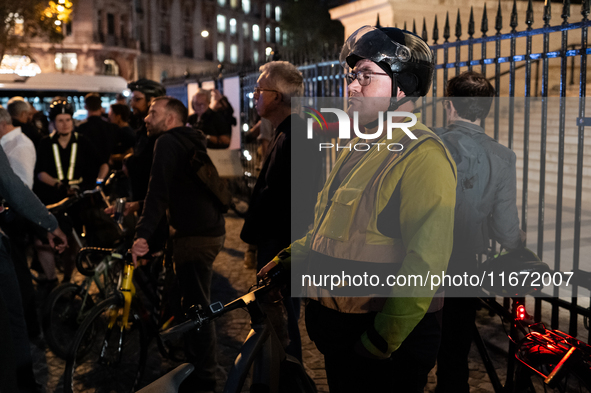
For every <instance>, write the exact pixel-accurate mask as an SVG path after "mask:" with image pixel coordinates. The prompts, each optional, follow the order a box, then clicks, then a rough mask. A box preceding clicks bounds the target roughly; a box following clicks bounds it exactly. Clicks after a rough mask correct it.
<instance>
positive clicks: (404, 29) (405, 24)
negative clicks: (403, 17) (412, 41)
mask: <svg viewBox="0 0 591 393" xmlns="http://www.w3.org/2000/svg"><path fill="white" fill-rule="evenodd" d="M403 30H406V21H404V28H403ZM407 31H408V30H407Z"/></svg>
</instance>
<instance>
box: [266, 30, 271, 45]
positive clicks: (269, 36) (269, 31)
mask: <svg viewBox="0 0 591 393" xmlns="http://www.w3.org/2000/svg"><path fill="white" fill-rule="evenodd" d="M265 41H266V42H271V28H270V27H269V26H267V27H265Z"/></svg>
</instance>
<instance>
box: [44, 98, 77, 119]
mask: <svg viewBox="0 0 591 393" xmlns="http://www.w3.org/2000/svg"><path fill="white" fill-rule="evenodd" d="M66 113H67V114H69V115H70V116H74V107H73V106H72V104H70V103H69V102H68V100H67V99H66V98H65V97H56V98H54V99H53V101H52V102H51V104H50V105H49V121H54V120H55V118H56V117H57V115H62V114H66Z"/></svg>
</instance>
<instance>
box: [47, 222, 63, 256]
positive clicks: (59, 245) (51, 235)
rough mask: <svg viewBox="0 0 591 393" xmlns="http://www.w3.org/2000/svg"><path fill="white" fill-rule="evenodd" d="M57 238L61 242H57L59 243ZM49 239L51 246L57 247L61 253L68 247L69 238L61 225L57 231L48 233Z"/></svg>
mask: <svg viewBox="0 0 591 393" xmlns="http://www.w3.org/2000/svg"><path fill="white" fill-rule="evenodd" d="M55 238H58V239H59V242H57V244H56V241H55V240H54V239H55ZM47 240H48V241H49V245H50V246H51V248H53V249H55V250H56V251H57V252H59V253H60V254H61V253H62V252H64V250H65V249H66V247H68V238H67V237H66V234H65V233H64V232H63V231H62V230H61V229H60V228H59V227H57V229H56V230H55V231H53V232H48V233H47Z"/></svg>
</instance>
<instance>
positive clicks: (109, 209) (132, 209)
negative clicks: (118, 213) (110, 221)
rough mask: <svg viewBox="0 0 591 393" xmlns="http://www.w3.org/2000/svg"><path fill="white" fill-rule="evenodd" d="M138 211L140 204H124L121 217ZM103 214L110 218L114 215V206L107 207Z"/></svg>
mask: <svg viewBox="0 0 591 393" xmlns="http://www.w3.org/2000/svg"><path fill="white" fill-rule="evenodd" d="M138 210H140V203H139V202H125V209H124V210H123V215H124V216H127V215H128V214H130V213H133V212H136V211H138ZM104 211H105V214H108V215H110V216H114V215H115V205H112V206H109V207H107V208H106V209H105V210H104Z"/></svg>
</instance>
